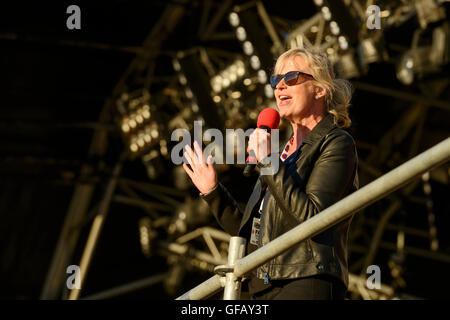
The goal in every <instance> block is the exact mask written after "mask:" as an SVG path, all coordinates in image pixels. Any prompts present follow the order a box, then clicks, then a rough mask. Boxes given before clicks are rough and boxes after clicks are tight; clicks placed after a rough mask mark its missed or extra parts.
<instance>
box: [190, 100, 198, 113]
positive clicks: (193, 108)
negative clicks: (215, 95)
mask: <svg viewBox="0 0 450 320" xmlns="http://www.w3.org/2000/svg"><path fill="white" fill-rule="evenodd" d="M191 107H192V111H194V112H196V113H197V112H198V111H199V107H198V104H197V103H196V102H195V101H194V102H192V105H191Z"/></svg>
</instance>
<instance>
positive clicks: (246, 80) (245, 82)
mask: <svg viewBox="0 0 450 320" xmlns="http://www.w3.org/2000/svg"><path fill="white" fill-rule="evenodd" d="M243 83H244V86H247V87H248V86H249V85H251V84H252V80H251V79H249V78H245V79H244V81H243Z"/></svg>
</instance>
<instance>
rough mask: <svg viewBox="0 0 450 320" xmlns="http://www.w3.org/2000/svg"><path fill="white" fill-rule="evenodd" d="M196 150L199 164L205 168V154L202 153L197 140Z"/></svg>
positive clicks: (195, 142)
mask: <svg viewBox="0 0 450 320" xmlns="http://www.w3.org/2000/svg"><path fill="white" fill-rule="evenodd" d="M194 149H195V154H196V157H197V160H198V161H199V164H200V165H201V166H202V167H204V166H205V160H204V159H203V152H202V149H200V146H199V145H198V142H197V141H196V140H194Z"/></svg>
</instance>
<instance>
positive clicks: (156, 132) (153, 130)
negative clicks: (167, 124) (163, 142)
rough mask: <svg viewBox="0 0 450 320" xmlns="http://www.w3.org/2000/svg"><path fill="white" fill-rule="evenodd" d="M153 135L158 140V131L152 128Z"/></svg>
mask: <svg viewBox="0 0 450 320" xmlns="http://www.w3.org/2000/svg"><path fill="white" fill-rule="evenodd" d="M151 135H152V137H153V138H155V139H156V138H158V136H159V133H158V130H157V129H156V128H152V131H151Z"/></svg>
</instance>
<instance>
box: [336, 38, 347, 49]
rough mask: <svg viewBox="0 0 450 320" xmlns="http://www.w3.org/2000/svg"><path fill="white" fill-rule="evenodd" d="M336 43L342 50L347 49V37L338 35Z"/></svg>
mask: <svg viewBox="0 0 450 320" xmlns="http://www.w3.org/2000/svg"><path fill="white" fill-rule="evenodd" d="M338 43H339V47H340V48H341V49H342V50H347V49H348V41H347V38H345V37H344V36H339V37H338Z"/></svg>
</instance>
